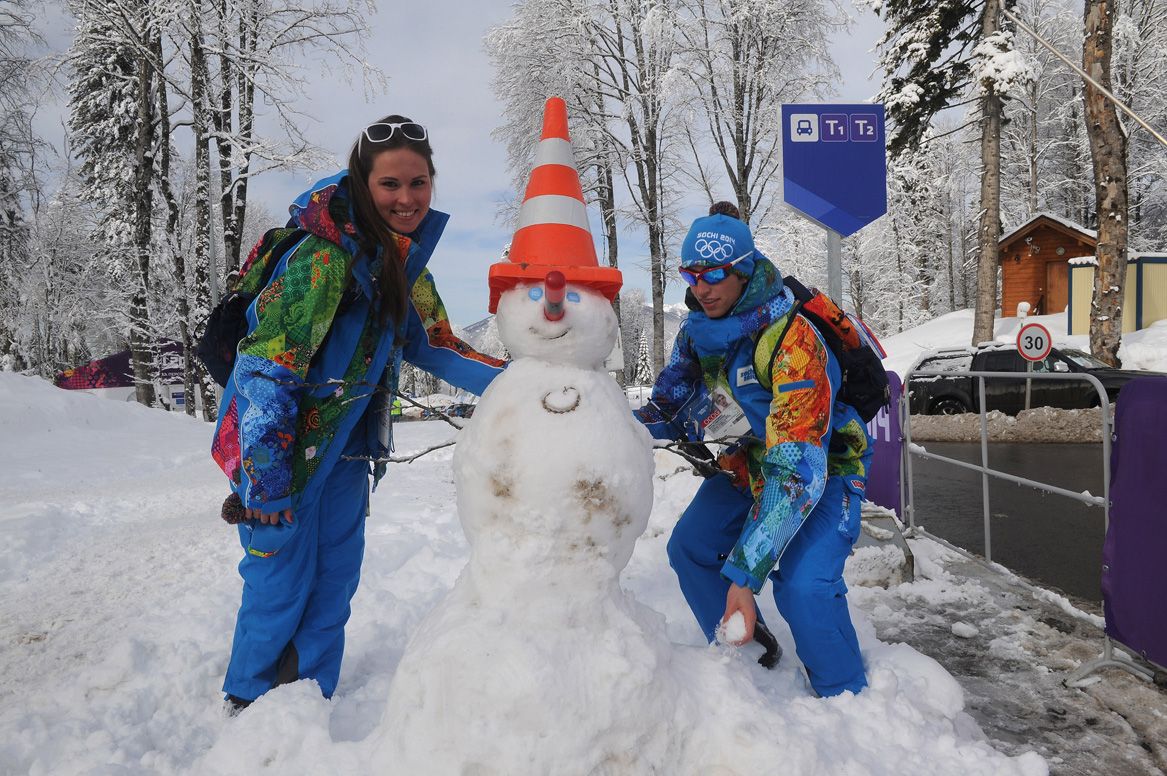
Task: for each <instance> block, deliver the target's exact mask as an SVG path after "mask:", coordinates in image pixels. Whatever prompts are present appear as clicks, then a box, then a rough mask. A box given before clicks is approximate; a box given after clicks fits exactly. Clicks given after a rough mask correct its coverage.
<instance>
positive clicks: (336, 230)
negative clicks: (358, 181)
mask: <svg viewBox="0 0 1167 776" xmlns="http://www.w3.org/2000/svg"><path fill="white" fill-rule="evenodd" d="M288 213H289V214H290V215H291V218H290V219H289V220H288V226H295V227H299V228H300V229H303V230H305V231H307V232H311V233H312V234H314V235H316V236H317V237H321V238H323V239H325V240H328V241H329V242H332V243H336V244H337V245H339V246H340V247H342V248H344V249H345V250H346V251H348V252H349V253H350V254H352V255H353V256H356V255H357V254H358V253H359V252H360V246H359V245H358V244H357V240H356V237H357V227H356V217H355V216H354V215H353V210H352V204H351V203H350V202H349V194H348V171H347V170H341V171H340V172H338V173H336V174H334V175H330V176H328V177H327V178H324V179H322V180H319V181H317V182H316V183H315V184H313V185H312V187H311V188H309V189H308V190H307V191H305V192H304V193H303V194H301V195H300V196H298V197H296V199H295V201H294V202H292V204H291V205H290V206H289V207H288Z"/></svg>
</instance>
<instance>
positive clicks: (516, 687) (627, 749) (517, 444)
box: [378, 286, 681, 774]
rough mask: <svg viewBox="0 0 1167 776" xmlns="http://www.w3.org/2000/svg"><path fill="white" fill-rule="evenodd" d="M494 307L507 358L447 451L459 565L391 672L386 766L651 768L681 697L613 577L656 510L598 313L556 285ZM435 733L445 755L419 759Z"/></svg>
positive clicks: (598, 301) (429, 769) (647, 448)
mask: <svg viewBox="0 0 1167 776" xmlns="http://www.w3.org/2000/svg"><path fill="white" fill-rule="evenodd" d="M532 289H534V290H532ZM569 291H570V292H571V293H569V295H568V302H567V305H566V314H565V315H564V318H563V319H562V320H560V321H548V320H546V319H545V317H544V315H543V302H542V301H541V299H540V297H541V287H540V286H532V287H524V286H520V287H519V288H516V289H514V290H512V291H509V292H507V293H505V294H504V295H503V297H502V300H501V303H500V306H499V312H498V319H497V320H498V325H499V332H500V336H501V338H502V340H503V342H504V344H505V345H506V346H507V347H508V349H509V350H510V352H511V353H512V354H513V355H514V356H515V359H514V361H513V362H512V363H511V364H510V366H509V367H508V368H507V370H506V371H505V372H504V373H503V374H502V375H500V376H499V377H498V378H496V379H495V381H494V382H493V383H492V384H491V386H490V387H489V388H488V389H487V391H486V392H485V393H484V394H483V396H482V400H481V401H480V403H479V405H478V407H477V408H476V409H475V413H474V418H473V421H472V422H471V423H470V424H469V426H468V427H467V428H466V429H465V430H464V431H463V432H462V433H461V434H460V436H459V438H458V445H457V447H456V450H455V454H454V471H455V482H456V485H457V490H458V510H459V516H460V518H461V521H462V525H463V528H464V530H465V533H466V537H467V540H468V541H469V543H470V547H471V556H470V561H469V563H468V565H467V567H466V569H465V570H464V571H463V573H462V575H461V576H460V577H459V579H458V581H457V583H456V584H455V585H454V589H453V590H452V591H451V593H450V595H449V596H448V597H447V598H446V599H445V600H444V601H443V602H442V603H441V604H439V605H438V607H437V608H436V609H435V610H434V611H433V612H432V613H431V614H430V615H429V617H427V619H426V620H425V622H424V623H423V624H422V625H421V627H420V628H419V630H418V632H417V633H416V634H415V635H414V637H413V639H412V640H411V641H410V644H409V646H408V648H407V649H406V653H405V655H404V657H403V658H402V661H401V664H400V666H399V668H398V669H397V673H396V676H395V678H394V682H393V686H392V689H391V693H390V702H389V708H388V712H387V716H386V719H385V722H384V725H383V729H384V730H385V736H386V740H385V742H384V744H383V747H382V756H381V757H379V758H378V759H379V760H380V761H382V762H392V763H393V764H394V765H395V768H396V769H399V772H402V773H420V772H425V773H435V774H442V773H499V774H524V773H554V772H563V773H581V774H582V773H607V772H611V773H649V772H653V771H655V770H656V769H657V767H659V764H660V763H662V762H663V761H664V760H666V759H668V752H667V750H668V748H669V737H670V736H669V733H668V730H669V728H670V727H671V724H672V722H673V721H675V718H676V717H675V715H676V714H679V713H681V712H680V710H679V709H677V708H675V706H676V697H677V688H676V687H675V686H674V685H675V682H674V680H673V679H672V673H671V672H670V671H669V670H667V664H668V661H669V660H670V655H671V652H670V649H669V644H668V641H667V639H665V638H664V635H663V619H662V618H660V617H659V615H655V614H653V613H652V612H650V611H649V610H647V609H646V608H645V607H643V606H641V605H639V604H637V603H636V602H635V601H634V600H632V599H631V598H630V597H629V596H627V595H626V594H625V593H624V592H623V591H622V590H621V589H620V586H619V574H620V571H621V570H622V569H623V568H624V566H625V565H626V564H627V563H628V560H629V558H630V557H631V555H632V550H633V546H634V545H635V542H636V538H637V537H638V536H639V535H640V534H641V533H642V532H643V531H644V528H645V526H646V524H647V521H648V516H649V512H650V510H651V507H652V472H653V462H652V453H651V440H650V437H649V436H648V434H647V432H646V431H645V430H644V428H643V427H642V426H641V425H640V424H638V423H636V422H635V420H634V419H633V418H632V416H631V413H630V412H629V410H628V405H627V401H626V400H625V398H624V395H623V393H622V392H621V390H620V389H619V387H618V386H617V385H616V383H615V382H614V381H613V380H612V379H611V377H610V376H609V375H608V374H607V373H606V372H604V371H603V370H602V362H603V358H604V356H605V355H606V354H607V353H608V352H609V351H610V350H611V347H612V344H613V343H614V341H615V337H616V332H617V326H616V321H615V315H614V314H613V312H612V308H611V305H610V304H609V303H608V302H607V301H606V300H605V299H604V298H603V297H601V296H600V295H599V294H596V293H595V292H592V291H588V290H585V289H576V288H574V287H569ZM434 730H443V731H448V733H449V735H450V737H451V747H450V749H449V750H447V751H443V752H436V751H432V746H431V745H427V744H426V743H425V742H427V741H432V736H433V732H434Z"/></svg>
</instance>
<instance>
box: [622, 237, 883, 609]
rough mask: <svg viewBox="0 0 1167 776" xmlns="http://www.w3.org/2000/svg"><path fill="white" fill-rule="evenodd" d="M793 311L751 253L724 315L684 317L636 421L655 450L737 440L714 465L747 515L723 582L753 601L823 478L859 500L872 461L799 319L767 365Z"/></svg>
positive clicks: (833, 366) (829, 363)
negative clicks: (750, 501) (738, 292)
mask: <svg viewBox="0 0 1167 776" xmlns="http://www.w3.org/2000/svg"><path fill="white" fill-rule="evenodd" d="M793 304H794V297H793V295H792V294H791V293H790V291H789V290H788V289H787V288H786V287H785V286H783V284H782V276H781V275H780V274H779V273H778V270H777V268H775V266H774V265H773V264H772V263H771V262H770V261H769V260H768V259H766V258H765V257H762V256H761V255H760V254H759V255H758V260H757V262H756V264H755V268H754V273H753V275H752V276H751V278H750V281H749V283H748V284H747V285H746V288H745V290H744V292H743V293H742V298H741V299H740V300H739V301H738V303H737V305H736V306H735V307H734V309H733V310H732V311H731V312H730V314H729V315H726V316H724V317H722V318H718V319H712V318H709V317H708V316H706V315H705V314H704V313H703V312H700V310H695V311H693V312H690V313H689V316H688V318H686V320H685V322H684V323H683V324H682V325H681V329H680V331H679V332H678V334H677V339H676V342H675V343H674V345H673V352H672V355H671V356H670V358H669V362H668V364H667V365H666V366H665V368H664V371H662V372H661V374H660V376H659V377H658V378H657V380H656V385H655V386H654V387H653V392H652V401H651V402H650V403H649V404H648V405H647V406H645V407H644V408H643V409H641V410H638V411H637V415H638V417H639V418H640V420H641V421H642V422H643V423H644V424H645V425H646V426H647V427H648V429H649V431H650V432H651V433H652V434H653V436H655V437H657V438H658V439H680V438H687V439H689V440H693V441H696V440H699V439H702V438H704V439H707V440H710V439H714V438H722V439H724V438H726V437H727V436H733V437H744V439H742V440H741V441H739V442H738V443H737V444H736V445H732V446H731V447H730V448H729V449H730V450H732V452H730V453H729V454H727V455H723V456H722V457H721V458H720V460H719V463H720V464H721V466H722V467H723V468H725V469H727V470H728V471H731V472H732V473H733V475H734V483H735V485H737V486H738V487H739V488H741V489H742V490H745V491H747V492H749V493H751V494H752V495H753V497H754V509H753V511H752V512H751V513H750V518H749V519H748V520H747V521H746V525H745V527H744V529H743V530H742V534H741V537H740V538H739V539H738V542H737V544H736V545H735V546H734V548H733V551H732V552H731V553H730V554H729V556H728V559H727V560H726V562H725V565H724V566H723V567H722V571H721V573H722V575H723V576H725V577H726V578H727V579H729V580H731V581H732V582H734V583H736V584H738V585H741V586H742V587H749V588H751V589H752V590H754V592H757V591H758V590H760V589H761V587H762V584H763V583H764V582H765V580H766V576H767V575H768V574H769V573H770V572H771V571H772V570H773V568H774V567H775V566H776V565H777V564H778V561H779V559H780V558H781V557H782V553H783V551H784V550H785V549H786V547H787V546H788V545H789V544H790V540H791V539H792V538H794V535H795V533H797V531H798V529H799V528H800V527H801V526H802V523H803V521H805V520H806V517H807V516H808V515H809V514H810V513H811V511H812V510H814V508H815V506H816V505H817V504H818V502H819V499H820V498H821V497H822V494H823V490H824V488H825V486H826V478H827V477H830V476H842V477H844V478H845V486H846V487H845V492H846V494H847V495H846V496H845V497H846V498H862V497H863V492H864V489H865V486H866V478H867V466H868V463H869V462H870V459H871V452H872V450H871V437H870V436H869V435H868V433H867V426H866V425H865V424H864V423H863V421H862V420H861V419H860V418H859V414H858V413H857V412H856V411H855V410H854V409H853V408H852V407H850V406H848V405H846V404H843V403H842V402H838V401H836V400H835V399H836V394H837V393H838V389H839V382H840V376H841V373H840V371H839V365H838V362H837V360H836V359H835V356H834V354H833V353H831V351H830V349H829V348H828V347H827V346H826V344H825V342H824V341H823V338H822V336H821V335H820V334H819V332H818V330H817V329H815V327H814V325H813V324H811V323H810V322H809V321H807V320H806V319H805V318H803V317H802V316H801V315H796V316H795V319H794V321H792V322H791V325H790V329H789V331H787V333H786V336H785V339H784V340H783V342H782V349H781V351H780V352H779V353H778V355H777V357H775V358H773V359H772V358H771V357H772V356H773V355H774V348H775V344H776V343H777V340H778V337H779V336H780V335H781V332H782V329H783V328H784V327H785V326H786V321H787V318H788V316H789V314H790V310H791V308H792V306H793ZM771 363H773V368H772V369H771ZM735 420H736V422H735ZM851 538H854V537H851Z"/></svg>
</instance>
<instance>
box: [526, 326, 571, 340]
mask: <svg viewBox="0 0 1167 776" xmlns="http://www.w3.org/2000/svg"><path fill="white" fill-rule="evenodd" d="M528 331H530V332H531V333H532V334H534V335H535V336H536V337H542V338H543V339H545V340H557V339H560V338H562V337H566V336H567V333H568V332H570V331H571V327H570V326H568V327H567V328H566V329H564V330H563V331H562V332H560V333H559V334H556V335H555V336H554V337H552V336H548V335H546V334H544V333H543V332H541V331H539V330H538V329H536V328H535V327H534V326H531V327H529V328H528Z"/></svg>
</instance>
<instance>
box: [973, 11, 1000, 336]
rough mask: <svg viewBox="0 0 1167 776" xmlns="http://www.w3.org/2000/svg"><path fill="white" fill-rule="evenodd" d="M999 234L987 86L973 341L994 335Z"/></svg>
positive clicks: (993, 116) (993, 16) (989, 24)
mask: <svg viewBox="0 0 1167 776" xmlns="http://www.w3.org/2000/svg"><path fill="white" fill-rule="evenodd" d="M999 7H1000V4H999V0H987V2H986V3H985V8H984V13H983V16H982V17H981V18H982V27H983V29H984V36H985V37H986V38H987V37H989V36H990V35H992V34H993V33H995V32H996V31H997V14H998V8H999ZM1000 237H1001V97H1000V96H999V95H998V94H997V93H996V92H995V91H994V90H993V88H992V86H990V87H989V91H988V93H987V94H986V95H985V96H984V98H983V99H982V101H981V224H980V234H979V252H978V255H977V304H976V311H975V313H974V314H973V336H972V344H973V345H976V344H977V343H979V342H988V341H990V340H992V339H993V318H994V315H995V311H996V309H997V241H998V240H999V239H1000Z"/></svg>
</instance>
